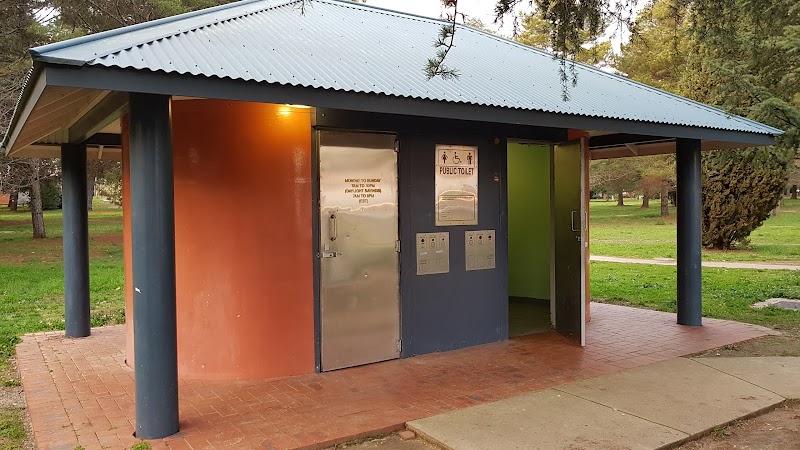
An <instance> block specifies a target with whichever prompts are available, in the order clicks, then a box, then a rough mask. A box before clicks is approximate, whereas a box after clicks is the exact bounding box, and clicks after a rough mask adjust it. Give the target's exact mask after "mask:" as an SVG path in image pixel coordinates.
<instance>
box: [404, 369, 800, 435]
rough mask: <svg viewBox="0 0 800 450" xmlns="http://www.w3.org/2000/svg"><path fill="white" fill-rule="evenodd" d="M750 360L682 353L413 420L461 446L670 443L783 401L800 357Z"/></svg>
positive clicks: (411, 424)
mask: <svg viewBox="0 0 800 450" xmlns="http://www.w3.org/2000/svg"><path fill="white" fill-rule="evenodd" d="M705 359H706V360H711V361H713V362H715V363H718V365H720V366H725V365H727V364H729V363H727V362H725V363H723V362H722V361H724V360H723V359H722V358H718V359H710V358H705ZM746 359H748V358H729V359H728V361H729V362H730V366H731V367H733V369H728V368H727V367H724V368H721V369H717V368H713V367H710V366H709V365H706V363H710V361H697V359H690V358H677V359H674V360H670V361H663V362H658V363H654V364H650V365H647V366H643V367H637V368H633V369H629V370H625V371H622V372H618V373H615V374H610V375H604V376H600V377H596V378H592V379H589V380H584V381H579V382H575V383H570V384H565V385H562V386H558V387H556V388H553V389H549V390H547V391H542V392H538V393H533V394H527V395H522V396H518V397H514V398H510V399H506V400H501V401H497V402H493V403H487V404H483V405H480V406H475V407H471V408H467V409H463V410H459V411H453V412H451V413H447V414H441V415H438V416H434V417H429V418H426V419H421V420H416V421H413V422H409V423H408V424H407V425H408V427H409V428H410V429H413V430H414V431H416V432H417V433H418V434H420V435H422V436H424V437H425V438H427V439H430V440H431V441H432V442H434V443H436V444H438V445H441V446H443V447H444V448H448V449H458V450H461V449H495V448H497V449H501V448H502V449H540V448H542V449H544V448H547V449H565V450H566V449H569V450H577V449H636V448H641V449H645V448H648V449H650V448H661V447H665V446H667V447H669V446H673V445H676V444H679V443H681V442H682V441H685V440H687V439H689V438H691V437H695V436H699V435H700V434H702V433H705V432H708V431H709V430H711V429H713V428H714V427H717V426H720V425H724V424H727V423H729V422H731V421H733V420H736V419H740V418H744V417H749V416H751V415H754V414H758V413H759V412H762V411H765V410H767V409H769V408H772V407H774V406H776V405H778V404H780V403H782V402H783V401H784V400H785V398H784V396H782V395H777V394H776V393H774V392H772V390H771V389H770V386H772V387H774V385H775V384H777V383H780V382H781V381H780V380H781V379H783V378H784V377H789V376H790V373H794V374H795V378H797V377H796V374H797V373H798V371H797V367H800V366H798V365H797V364H800V358H753V359H762V360H763V361H752V362H750V361H743V362H744V364H742V367H738V366H737V364H739V363H737V362H738V361H740V360H746ZM787 359H790V360H791V361H786V360H787ZM725 370H731V372H735V373H739V374H741V375H742V376H741V377H740V376H738V375H735V374H728V373H725ZM759 371H760V373H761V375H759ZM765 374H767V375H766V376H765ZM769 374H772V375H769ZM750 377H752V380H750V379H749V378H750ZM760 384H763V386H761V385H760ZM790 386H793V384H790ZM784 392H786V393H789V392H794V391H784Z"/></svg>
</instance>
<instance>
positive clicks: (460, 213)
mask: <svg viewBox="0 0 800 450" xmlns="http://www.w3.org/2000/svg"><path fill="white" fill-rule="evenodd" d="M477 224H478V147H472V146H465V145H437V146H436V226H448V225H477Z"/></svg>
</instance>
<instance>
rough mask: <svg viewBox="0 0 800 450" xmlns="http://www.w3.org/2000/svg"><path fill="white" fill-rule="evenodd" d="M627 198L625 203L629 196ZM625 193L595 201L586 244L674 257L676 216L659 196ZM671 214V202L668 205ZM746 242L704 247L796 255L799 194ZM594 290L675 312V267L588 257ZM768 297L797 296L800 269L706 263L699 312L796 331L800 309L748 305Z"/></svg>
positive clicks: (719, 257)
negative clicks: (619, 199) (663, 208)
mask: <svg viewBox="0 0 800 450" xmlns="http://www.w3.org/2000/svg"><path fill="white" fill-rule="evenodd" d="M628 202H630V203H628ZM640 206H641V203H640V202H638V201H634V200H628V199H626V206H622V207H620V206H616V202H606V201H602V200H593V201H592V202H591V205H590V214H591V226H590V239H591V241H590V243H591V253H592V254H593V255H604V256H622V257H630V258H675V257H676V244H675V241H676V230H675V217H674V216H670V217H665V218H662V217H660V214H659V213H660V204H659V202H658V200H656V201H651V202H650V208H649V209H641V208H640ZM670 213H672V214H675V208H670ZM751 241H752V242H751V245H750V247H749V248H747V249H742V250H734V251H730V252H719V251H717V252H715V251H707V250H704V251H703V259H705V260H713V261H785V262H800V200H786V204H785V206H784V207H783V208H782V209H781V212H780V214H779V215H778V216H776V217H771V218H769V219H767V221H766V222H765V223H764V225H762V226H761V227H760V228H758V229H756V230H755V231H754V232H753V233H752V235H751ZM591 295H592V298H593V299H594V300H596V301H601V302H609V303H618V304H625V305H633V306H639V307H644V308H650V309H657V310H660V311H670V312H674V311H675V307H676V268H675V267H670V266H655V265H642V264H618V263H606V262H599V261H593V262H592V263H591ZM772 297H786V298H800V272H797V271H789V270H746V269H715V268H704V269H703V315H704V316H707V317H715V318H719V319H730V320H738V321H742V322H749V323H755V324H759V325H765V326H769V327H773V328H776V329H783V330H787V331H789V332H790V333H791V334H793V335H794V334H800V312H798V311H786V310H780V309H777V308H765V309H762V310H754V309H751V308H750V306H749V305H751V304H753V303H756V302H760V301H763V300H766V299H768V298H772Z"/></svg>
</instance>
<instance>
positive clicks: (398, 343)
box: [397, 339, 403, 353]
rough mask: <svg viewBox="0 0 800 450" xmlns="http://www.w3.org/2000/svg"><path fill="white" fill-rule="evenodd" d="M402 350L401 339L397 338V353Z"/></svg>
mask: <svg viewBox="0 0 800 450" xmlns="http://www.w3.org/2000/svg"><path fill="white" fill-rule="evenodd" d="M402 351H403V340H402V339H398V340H397V353H400V352H402Z"/></svg>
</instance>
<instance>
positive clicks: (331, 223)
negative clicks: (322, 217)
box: [328, 214, 336, 241]
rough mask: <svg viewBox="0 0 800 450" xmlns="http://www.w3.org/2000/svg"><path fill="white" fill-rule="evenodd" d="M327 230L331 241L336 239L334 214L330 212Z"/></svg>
mask: <svg viewBox="0 0 800 450" xmlns="http://www.w3.org/2000/svg"><path fill="white" fill-rule="evenodd" d="M328 232H329V235H330V237H331V240H332V241H335V240H336V214H331V217H330V219H328Z"/></svg>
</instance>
